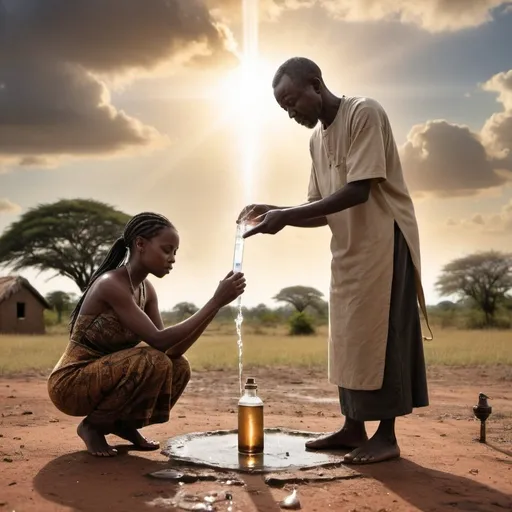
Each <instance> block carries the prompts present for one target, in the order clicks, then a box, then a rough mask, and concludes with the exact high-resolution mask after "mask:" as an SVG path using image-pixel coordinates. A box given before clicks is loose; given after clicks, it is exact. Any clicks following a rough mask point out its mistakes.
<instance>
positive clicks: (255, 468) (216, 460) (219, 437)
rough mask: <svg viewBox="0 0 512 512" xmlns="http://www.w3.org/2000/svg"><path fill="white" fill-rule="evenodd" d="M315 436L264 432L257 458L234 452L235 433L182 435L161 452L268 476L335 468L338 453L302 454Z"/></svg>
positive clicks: (185, 461) (184, 460)
mask: <svg viewBox="0 0 512 512" xmlns="http://www.w3.org/2000/svg"><path fill="white" fill-rule="evenodd" d="M319 435H320V434H319V433H313V432H303V431H297V430H288V429H280V428H268V429H265V450H264V453H262V454H258V455H246V454H242V453H239V452H238V436H237V431H236V430H217V431H211V432H197V433H193V434H185V435H182V436H178V437H175V438H173V439H170V440H169V441H168V443H167V445H166V446H165V448H164V449H163V450H162V453H163V454H164V455H166V456H167V457H169V458H170V459H171V460H172V461H175V462H179V463H182V464H195V465H198V466H203V467H210V468H218V469H227V470H232V471H237V472H245V473H270V472H275V471H286V470H288V471H291V470H294V469H306V468H314V467H329V466H332V465H339V464H341V463H342V461H343V454H342V453H327V452H310V451H306V448H305V443H306V441H308V440H309V439H314V438H316V437H318V436H319Z"/></svg>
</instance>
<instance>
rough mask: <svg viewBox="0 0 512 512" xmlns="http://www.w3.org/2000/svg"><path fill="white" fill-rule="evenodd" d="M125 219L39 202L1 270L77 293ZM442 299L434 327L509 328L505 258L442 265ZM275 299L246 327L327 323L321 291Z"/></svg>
mask: <svg viewBox="0 0 512 512" xmlns="http://www.w3.org/2000/svg"><path fill="white" fill-rule="evenodd" d="M128 219H129V216H128V215H127V214H125V213H123V212H121V211H119V210H117V209H115V208H113V207H112V206H109V205H107V204H105V203H101V202H98V201H94V200H89V199H67V200H61V201H57V202H55V203H51V204H41V205H38V206H36V207H34V208H32V209H30V210H28V211H27V212H25V213H24V214H23V215H22V216H21V217H20V219H19V220H18V221H16V222H14V223H13V224H11V225H10V226H9V227H8V228H7V229H6V230H5V231H4V232H3V233H2V235H1V236H0V265H3V266H6V267H10V268H11V269H12V270H15V271H20V270H25V269H28V268H31V269H37V270H39V271H49V272H53V273H54V274H55V275H60V276H65V277H68V278H69V279H71V280H72V281H74V283H75V284H76V285H77V287H78V288H79V290H80V291H83V290H84V289H85V287H86V285H87V283H88V281H89V280H90V277H91V276H92V274H93V273H94V271H95V270H96V268H97V267H98V266H99V264H100V262H101V261H102V260H103V259H104V257H105V256H106V254H107V252H108V250H109V249H110V247H111V245H112V244H113V243H114V241H115V239H116V238H117V237H118V236H119V233H120V231H121V230H122V229H123V228H124V225H125V224H126V222H127V221H128ZM436 287H437V289H438V291H439V293H440V295H441V296H442V297H446V298H453V300H445V301H442V302H440V303H439V304H437V305H435V306H430V307H429V315H430V316H431V318H432V321H433V323H434V324H436V323H437V324H440V325H442V326H443V327H458V328H492V327H496V328H511V327H512V296H511V291H512V254H509V253H502V252H497V251H484V252H478V253H475V254H470V255H467V256H465V257H463V258H458V259H455V260H453V261H452V262H450V263H448V264H447V265H445V267H444V268H443V269H442V272H441V274H440V276H439V279H438V281H437V283H436ZM47 299H48V301H49V302H50V304H51V305H52V307H53V309H54V312H53V316H52V318H51V319H49V321H51V322H53V323H62V322H64V321H67V317H68V314H69V312H70V311H71V310H72V308H73V307H74V304H75V303H76V296H73V295H72V294H67V293H65V292H62V291H58V290H57V291H54V292H52V293H51V294H49V295H48V297H47ZM274 300H276V301H277V302H279V303H280V304H281V305H280V306H279V307H277V308H273V309H272V308H269V307H268V306H266V305H265V304H259V305H258V306H256V307H254V308H244V309H243V312H244V317H245V319H246V321H247V322H252V323H255V324H258V325H261V326H272V325H278V324H282V323H283V322H286V323H288V324H289V326H290V333H292V334H312V333H313V332H314V331H315V326H316V325H319V324H321V323H325V322H327V311H328V305H327V302H326V301H325V299H324V298H323V294H322V293H321V292H319V291H318V290H316V289H314V288H311V287H307V286H292V287H288V288H284V289H283V290H281V291H280V292H279V293H278V294H277V295H275V297H274ZM195 311H197V306H196V305H194V304H192V303H189V302H181V303H179V304H176V306H175V307H174V308H173V309H172V310H171V311H167V312H163V316H164V319H165V321H166V322H167V323H173V322H176V321H181V320H183V319H184V318H187V317H188V316H190V315H192V314H194V312H195ZM235 315H236V312H235V311H234V310H233V309H232V308H230V307H227V308H224V309H223V310H222V311H221V312H220V313H219V315H218V319H219V320H221V321H222V320H226V321H228V320H233V319H234V317H235Z"/></svg>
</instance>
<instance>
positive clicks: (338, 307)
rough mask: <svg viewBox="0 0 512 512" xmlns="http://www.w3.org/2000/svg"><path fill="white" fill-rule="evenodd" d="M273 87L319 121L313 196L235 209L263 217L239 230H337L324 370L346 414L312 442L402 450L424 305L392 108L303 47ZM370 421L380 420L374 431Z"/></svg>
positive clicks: (313, 147) (285, 104) (306, 118)
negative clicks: (342, 80)
mask: <svg viewBox="0 0 512 512" xmlns="http://www.w3.org/2000/svg"><path fill="white" fill-rule="evenodd" d="M272 86H273V89H274V96H275V98H276V100H277V103H278V104H279V106H280V107H281V108H283V109H284V110H285V111H286V112H287V113H288V115H289V116H290V118H291V119H294V120H295V121H296V122H297V123H299V124H301V125H302V126H305V127H306V128H310V129H313V128H315V127H316V128H315V130H314V132H313V134H312V136H311V139H310V151H311V158H312V167H311V177H310V182H309V191H308V202H307V203H305V204H303V205H300V206H295V207H276V206H270V205H250V206H247V207H246V208H244V210H243V211H242V212H241V214H240V216H239V220H242V219H246V220H252V221H254V220H257V221H259V224H258V225H256V226H255V227H253V228H252V229H251V230H249V231H248V232H247V233H246V234H245V235H244V236H245V238H247V237H250V236H253V235H255V234H257V233H268V234H276V233H277V232H279V231H281V230H282V229H283V228H284V227H285V226H296V227H319V226H326V225H329V227H330V229H331V231H332V242H331V251H332V264H331V285H330V301H329V358H328V359H329V381H330V382H331V383H332V384H335V385H336V386H338V389H339V397H340V403H341V411H342V414H343V415H344V416H345V424H344V426H343V427H342V428H341V429H340V430H338V431H337V432H334V433H332V434H329V435H326V436H324V437H321V438H319V439H316V440H314V441H310V442H308V443H307V444H306V447H307V449H309V450H332V449H344V450H349V451H350V453H348V454H347V455H345V461H346V462H348V463H353V464H368V463H374V462H380V461H385V460H389V459H393V458H397V457H399V456H400V449H399V447H398V443H397V440H396V436H395V418H396V417H397V416H404V415H407V414H410V413H411V412H412V410H413V408H416V407H425V406H427V405H428V391H427V379H426V370H425V361H424V356H423V338H422V333H421V324H420V316H419V309H418V300H419V303H420V305H421V307H422V310H423V313H424V315H425V318H426V310H425V301H424V296H423V289H422V286H421V279H420V247H419V234H418V226H417V222H416V216H415V212H414V206H413V203H412V200H411V197H410V195H409V192H408V190H407V186H406V184H405V182H404V177H403V174H402V167H401V163H400V158H399V155H398V151H397V147H396V144H395V140H394V137H393V133H392V130H391V126H390V123H389V120H388V117H387V115H386V112H385V111H384V109H383V108H382V107H381V105H379V103H377V102H376V101H374V100H372V99H369V98H361V97H345V96H343V97H341V98H339V97H337V96H335V95H334V94H333V93H332V92H330V91H329V89H327V87H326V85H325V83H324V80H323V78H322V72H321V70H320V68H319V67H318V66H317V64H315V63H314V62H312V61H311V60H309V59H306V58H303V57H295V58H292V59H289V60H287V61H286V62H285V63H284V64H282V65H281V66H280V67H279V69H278V70H277V72H276V74H275V77H274V80H273V83H272ZM319 121H320V124H318V122H319ZM317 124H318V127H317ZM366 421H379V422H380V423H379V427H378V429H377V431H376V433H375V434H374V435H373V437H371V439H368V436H367V434H366V429H365V422H366Z"/></svg>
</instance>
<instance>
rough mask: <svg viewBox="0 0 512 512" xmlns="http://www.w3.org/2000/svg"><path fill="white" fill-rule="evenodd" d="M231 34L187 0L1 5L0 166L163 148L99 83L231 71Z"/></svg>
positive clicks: (31, 0) (9, 1)
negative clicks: (185, 68)
mask: <svg viewBox="0 0 512 512" xmlns="http://www.w3.org/2000/svg"><path fill="white" fill-rule="evenodd" d="M230 44H232V41H231V39H230V34H229V31H228V30H227V29H226V28H225V27H223V26H221V25H220V24H219V23H218V22H217V21H216V20H215V19H214V18H212V16H211V15H210V13H209V11H208V10H207V8H206V7H205V5H204V4H202V3H200V2H198V1H195V0H146V1H144V2H141V1H140V0H109V1H108V2H105V1H103V0H74V1H73V2H69V1H68V0H46V1H45V2H40V1H38V0H4V4H3V10H2V4H1V0H0V114H1V115H0V161H2V160H4V161H8V162H11V163H13V162H14V163H16V164H18V165H38V164H39V163H44V162H47V161H48V160H52V159H55V157H58V156H60V155H68V156H76V155H91V156H92V155H110V154H115V153H120V152H126V150H127V149H128V148H139V149H140V148H144V147H152V146H153V145H154V144H157V143H161V142H164V138H163V137H162V136H161V135H160V134H159V133H158V131H157V130H156V129H154V128H153V127H151V126H147V125H145V124H143V123H142V122H141V121H139V120H137V119H135V118H134V117H131V116H129V115H128V114H126V113H125V112H123V111H121V110H119V109H116V108H115V107H114V106H113V105H112V103H111V99H110V94H109V89H108V87H107V85H106V83H107V80H109V79H112V78H113V77H119V76H130V77H133V75H134V74H137V73H148V72H151V71H154V70H156V69H159V68H162V67H165V66H167V67H169V66H172V65H177V64H181V65H183V64H194V63H195V62H201V63H203V64H204V63H205V61H208V62H211V63H214V64H221V63H222V64H225V63H230V64H233V62H234V61H233V59H234V56H233V54H232V53H231V52H230V51H229V49H228V47H229V45H230Z"/></svg>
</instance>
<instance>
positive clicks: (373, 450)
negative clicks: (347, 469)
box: [343, 435, 400, 464]
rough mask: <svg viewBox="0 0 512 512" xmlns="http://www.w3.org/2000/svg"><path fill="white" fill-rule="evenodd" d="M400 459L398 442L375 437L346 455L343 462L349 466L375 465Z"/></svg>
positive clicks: (378, 436)
mask: <svg viewBox="0 0 512 512" xmlns="http://www.w3.org/2000/svg"><path fill="white" fill-rule="evenodd" d="M399 457H400V448H399V446H398V444H397V442H396V440H390V439H389V438H386V437H384V436H380V435H374V436H373V437H372V438H371V439H370V440H369V441H367V442H366V443H365V444H364V445H363V446H361V447H360V448H356V449H355V450H353V451H352V452H350V453H348V454H347V455H345V457H343V462H345V463H347V464H374V463H376V462H384V461H386V460H392V459H397V458H399Z"/></svg>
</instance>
